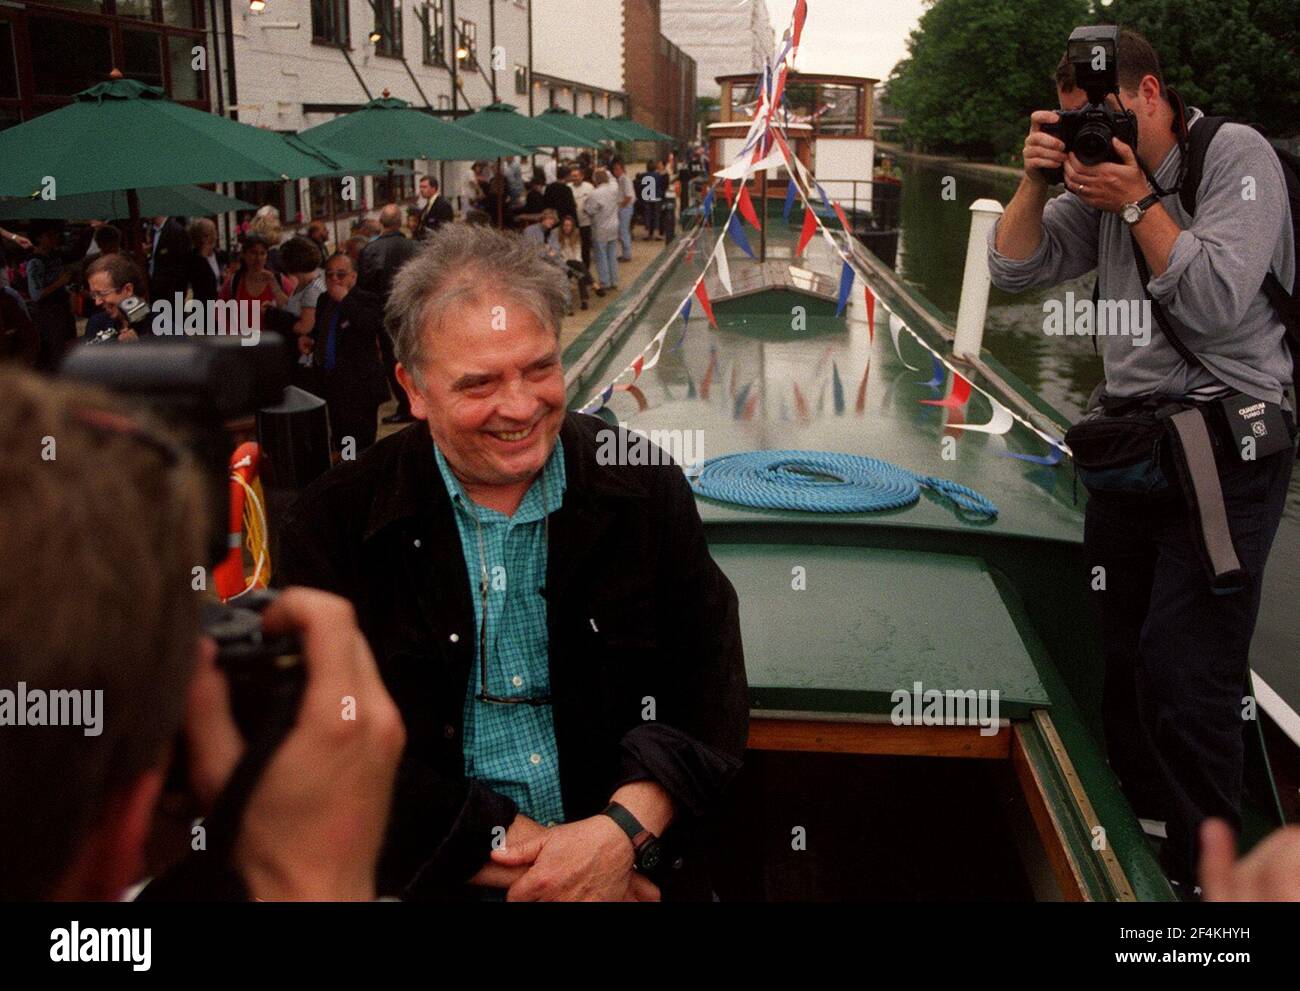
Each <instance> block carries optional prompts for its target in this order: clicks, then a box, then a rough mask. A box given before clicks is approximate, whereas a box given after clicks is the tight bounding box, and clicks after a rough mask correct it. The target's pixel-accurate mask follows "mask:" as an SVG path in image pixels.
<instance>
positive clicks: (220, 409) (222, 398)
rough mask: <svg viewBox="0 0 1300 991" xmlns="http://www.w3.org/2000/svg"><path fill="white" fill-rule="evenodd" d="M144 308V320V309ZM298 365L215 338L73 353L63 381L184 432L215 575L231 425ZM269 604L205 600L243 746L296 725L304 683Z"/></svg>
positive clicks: (273, 393) (278, 354) (264, 596)
mask: <svg viewBox="0 0 1300 991" xmlns="http://www.w3.org/2000/svg"><path fill="white" fill-rule="evenodd" d="M140 306H141V309H143V311H144V313H145V314H146V315H147V314H148V309H149V308H148V306H147V304H144V303H141V304H140ZM124 312H125V311H124ZM129 319H130V317H129V316H128V320H129ZM291 368H292V361H291V358H290V356H289V352H288V350H287V349H286V347H285V344H284V342H283V340H281V339H280V337H279V335H277V334H271V333H265V334H263V335H262V338H261V340H260V342H259V343H258V344H257V345H255V346H253V347H245V346H243V344H242V343H241V339H239V338H234V337H229V338H220V337H218V338H204V339H195V340H189V341H151V340H142V341H140V342H138V343H133V344H131V345H130V346H123V347H115V348H99V347H95V348H92V347H82V348H74V349H73V350H72V351H71V352H70V353H69V354H68V356H67V358H66V359H65V360H64V362H63V365H62V367H61V369H60V375H62V376H63V377H65V378H69V379H75V380H78V381H82V382H89V383H91V384H94V385H98V386H101V387H103V388H107V389H108V390H110V391H112V392H115V393H118V394H120V395H122V396H124V397H125V398H126V399H128V400H129V401H133V402H136V403H138V404H140V405H142V406H144V407H146V408H147V409H149V410H151V411H152V412H153V413H154V414H155V415H156V416H157V417H158V418H159V419H160V420H162V421H163V422H165V423H167V424H168V425H176V426H179V427H180V429H181V431H182V433H183V435H184V437H185V440H186V443H187V444H188V446H189V448H190V450H191V451H192V453H193V454H194V457H195V460H196V462H197V463H198V465H199V468H200V470H201V471H202V473H203V476H204V480H205V487H206V488H207V490H208V506H209V507H210V515H209V519H208V520H207V543H206V547H207V551H206V556H207V561H206V564H207V566H208V568H209V571H210V570H211V568H212V567H213V566H215V565H216V564H217V562H219V561H221V560H222V559H223V558H224V557H225V556H226V554H227V552H228V550H229V536H228V533H227V530H228V525H229V521H230V491H229V490H230V468H229V462H230V453H231V448H232V444H231V438H230V434H229V431H228V430H227V428H226V424H227V422H228V421H230V420H232V419H235V418H238V417H242V416H247V415H250V414H253V413H255V412H257V410H259V409H260V408H262V407H264V406H269V405H272V404H275V403H279V402H280V401H281V399H282V398H283V396H284V393H285V388H286V386H287V385H288V384H289V376H290V372H291ZM272 598H273V595H271V594H270V593H259V594H254V593H251V592H250V593H248V594H246V595H244V596H241V597H240V600H239V602H240V604H239V605H238V606H233V605H227V604H223V603H219V602H216V601H211V602H205V603H204V604H203V629H204V632H205V633H207V634H208V635H209V636H211V637H213V638H214V639H215V640H216V641H217V645H218V655H217V663H218V665H219V666H220V667H221V668H222V669H223V670H224V671H225V672H226V674H227V677H228V678H229V679H230V682H231V707H232V711H233V713H234V716H235V722H236V724H237V725H238V727H239V730H240V732H241V733H242V734H243V736H244V739H245V740H246V741H248V742H249V743H250V744H255V743H260V744H261V745H262V746H263V747H266V748H269V747H272V746H274V743H276V742H278V741H279V739H280V738H281V737H282V736H283V735H284V733H286V732H287V731H288V730H289V729H290V728H291V727H292V725H293V723H294V720H295V719H296V716H297V711H298V703H299V701H300V699H301V696H302V690H303V686H304V676H303V669H302V664H301V661H300V659H299V658H298V654H299V649H298V646H297V643H296V641H295V639H294V638H293V637H279V638H270V639H268V638H264V637H263V636H262V632H261V620H260V616H259V613H260V611H261V609H262V608H264V607H265V605H266V604H267V603H268V602H269V601H271V599H272Z"/></svg>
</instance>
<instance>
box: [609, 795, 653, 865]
mask: <svg viewBox="0 0 1300 991" xmlns="http://www.w3.org/2000/svg"><path fill="white" fill-rule="evenodd" d="M600 814H601V815H603V816H609V817H610V818H611V819H613V820H614V822H615V823H617V824H618V828H619V829H621V830H623V832H624V833H626V834H627V838H628V839H629V840H631V841H632V866H633V867H635V868H636V871H637V873H638V874H653V873H654V871H655V870H656V869H657V868H658V867H659V864H660V862H661V861H662V860H663V849H662V847H661V846H660V843H659V837H657V836H656V835H655V834H654V833H652V832H650V830H648V829H646V828H645V827H644V826H642V825H641V823H640V821H639V820H638V819H637V817H636V816H634V815H633V814H632V813H631V812H629V811H628V810H627V809H625V808H624V807H623V806H621V805H619V804H618V802H610V803H609V804H608V805H607V806H605V808H604V809H602V810H601V813H600Z"/></svg>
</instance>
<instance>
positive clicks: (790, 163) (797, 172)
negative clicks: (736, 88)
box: [772, 123, 1070, 454]
mask: <svg viewBox="0 0 1300 991" xmlns="http://www.w3.org/2000/svg"><path fill="white" fill-rule="evenodd" d="M772 126H773V128H774V129H776V131H777V134H778V141H777V145H778V147H780V148H782V149H783V151H784V153H785V155H786V169H787V172H788V173H789V175H790V176H791V182H792V184H794V185H795V186H796V192H797V195H798V197H799V199H800V200H801V201H802V203H803V206H804V211H805V212H804V230H803V232H801V234H800V246H801V247H800V250H799V251H796V255H798V254H801V253H802V248H803V247H805V246H806V245H807V241H808V240H811V237H812V235H811V234H810V233H809V232H808V230H807V228H808V225H809V223H810V221H809V219H808V218H809V215H810V214H811V215H812V218H813V219H812V221H811V224H812V225H813V226H814V227H815V228H819V229H820V230H821V232H822V234H823V236H825V237H826V238H827V240H828V242H829V243H831V244H832V245H834V244H835V239H834V236H833V235H832V234H831V232H830V230H828V229H827V227H826V225H825V224H823V223H822V221H821V218H820V217H818V216H817V215H816V210H815V209H814V208H813V205H812V201H811V194H810V190H811V189H813V188H815V189H816V190H817V192H818V195H819V196H820V197H821V198H822V200H823V201H824V202H828V203H829V202H832V201H830V199H829V197H827V195H826V192H825V190H824V189H822V187H821V185H820V184H819V183H817V181H816V179H812V178H811V177H809V176H808V174H807V170H806V169H805V168H804V167H803V163H802V162H800V161H799V159H798V158H797V157H796V156H794V155H791V154H790V153H789V144H788V142H787V141H785V140H780V139H781V138H782V137H784V136H783V135H782V134H781V130H780V125H779V124H776V123H773V125H772ZM796 176H797V177H798V178H799V179H801V180H803V184H802V185H801V184H799V182H797V181H796V179H795V177H796ZM805 187H807V188H805ZM835 212H836V213H837V214H840V216H841V221H842V222H843V221H844V220H845V218H844V216H843V214H842V210H836V211H835ZM845 235H846V237H850V236H851V235H850V232H849V230H848V227H847V224H846V229H845ZM837 253H838V254H840V255H841V257H843V258H844V261H845V262H846V263H848V264H850V265H853V257H852V254H851V253H849V252H845V251H842V250H838V248H837ZM853 267H854V269H855V271H857V266H856V265H854V266H853ZM857 274H858V275H860V276H861V277H862V281H863V283H864V284H865V283H867V282H868V279H867V277H866V275H865V274H864V273H863V272H861V271H857ZM882 305H884V303H883V301H882ZM885 310H886V312H888V313H889V330H890V334H891V336H892V337H893V341H894V350H895V352H896V353H897V355H898V359H899V361H900V362H902V363H903V365H904V366H905V367H907V368H909V369H911V370H912V371H920V369H919V368H917V367H916V366H915V365H911V364H908V362H907V361H906V359H904V358H903V353H902V350H901V349H900V347H899V334H900V333H901V332H902V331H903V330H906V331H907V333H908V335H909V336H910V337H911V338H912V339H913V340H915V341H916V342H917V343H918V344H920V345H921V347H923V348H924V349H925V350H926V351H928V352H930V354H931V355H932V356H933V357H934V358H935V359H937V360H938V361H939V362H940V363H941V364H942V365H943V366H944V367H945V368H946V369H948V371H950V372H952V373H953V375H954V376H957V380H960V381H964V382H966V385H965V386H963V387H962V388H963V389H965V390H967V392H966V394H967V397H968V398H969V390H970V389H971V388H973V389H974V390H975V391H977V392H979V393H980V395H982V396H983V397H984V398H985V399H987V400H988V401H989V402H990V403H991V404H992V406H993V409H994V419H993V420H992V421H990V424H986V425H984V426H999V427H1000V426H1001V422H1002V420H1004V419H1006V418H1009V419H1010V421H1011V422H1012V423H1019V424H1020V425H1021V426H1022V427H1024V428H1025V429H1026V430H1029V431H1030V432H1032V433H1034V434H1036V435H1037V436H1038V437H1040V438H1041V439H1042V440H1044V441H1046V442H1047V443H1048V444H1049V445H1050V446H1052V447H1053V448H1059V449H1061V450H1062V451H1064V452H1065V453H1066V454H1068V453H1070V451H1069V448H1068V447H1067V446H1066V445H1065V443H1064V441H1062V440H1060V439H1059V438H1056V437H1052V436H1051V435H1050V434H1047V433H1045V432H1044V431H1043V430H1040V429H1039V428H1038V427H1036V426H1034V424H1032V423H1030V422H1029V420H1027V419H1026V418H1025V417H1023V416H1020V415H1019V414H1017V413H1015V412H1013V411H1012V410H1010V409H1009V408H1007V407H1006V406H1005V405H1003V403H1002V402H1001V401H1000V400H999V399H997V397H995V396H994V395H992V394H991V393H990V392H988V391H987V390H985V389H983V388H980V387H979V386H973V385H972V383H970V382H969V380H966V379H964V378H963V377H962V376H961V375H960V373H959V372H958V371H957V369H956V368H955V367H954V366H953V365H952V364H951V363H950V362H949V361H948V360H947V359H946V358H944V357H943V356H942V355H940V354H939V353H938V351H936V350H935V349H934V347H932V346H931V345H930V344H929V343H928V342H927V341H926V340H925V339H924V338H923V337H921V335H920V334H918V333H917V332H916V331H914V330H913V329H912V328H911V327H909V326H907V324H906V323H904V322H903V320H902V318H901V317H899V316H898V315H897V314H895V313H894V312H893V311H892V310H890V309H889V307H888V306H885ZM872 315H873V316H874V313H872ZM872 322H873V323H874V321H872ZM957 380H955V381H954V390H956V389H957ZM957 394H958V393H956V391H954V395H957ZM952 398H953V397H952V396H949V397H948V400H951V399H952ZM948 400H927V402H933V403H936V404H942V405H950V403H949V401H948ZM954 402H955V401H954ZM966 429H974V428H973V427H969V426H968V427H966ZM1008 429H1009V428H1008Z"/></svg>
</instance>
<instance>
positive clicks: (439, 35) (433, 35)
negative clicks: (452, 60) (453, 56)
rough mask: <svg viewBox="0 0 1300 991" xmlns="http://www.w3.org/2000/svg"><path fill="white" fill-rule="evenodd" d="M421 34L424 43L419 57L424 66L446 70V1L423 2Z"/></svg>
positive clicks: (426, 0) (428, 0) (429, 0)
mask: <svg viewBox="0 0 1300 991" xmlns="http://www.w3.org/2000/svg"><path fill="white" fill-rule="evenodd" d="M421 33H422V35H423V41H424V44H423V52H422V56H421V57H422V61H423V62H424V64H425V65H432V66H437V67H439V68H442V69H445V68H447V3H446V0H424V17H423V18H421Z"/></svg>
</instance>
